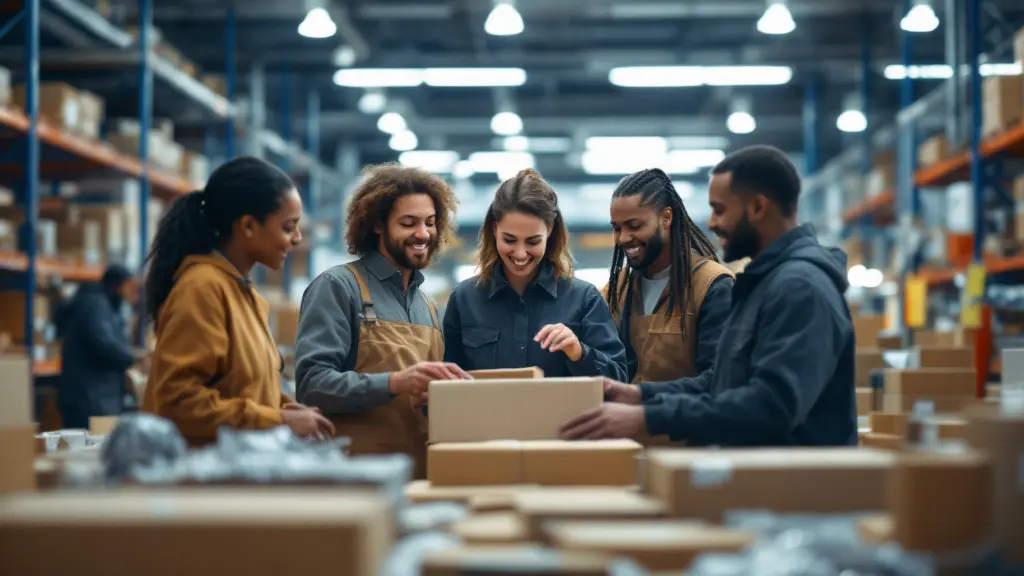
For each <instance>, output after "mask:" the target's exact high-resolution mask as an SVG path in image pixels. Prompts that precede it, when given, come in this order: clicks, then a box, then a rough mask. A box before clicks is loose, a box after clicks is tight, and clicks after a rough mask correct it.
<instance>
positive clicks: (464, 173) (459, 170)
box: [452, 160, 476, 180]
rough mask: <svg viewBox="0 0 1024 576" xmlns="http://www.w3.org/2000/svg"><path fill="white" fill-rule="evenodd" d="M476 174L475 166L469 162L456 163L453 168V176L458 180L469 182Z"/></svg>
mask: <svg viewBox="0 0 1024 576" xmlns="http://www.w3.org/2000/svg"><path fill="white" fill-rule="evenodd" d="M475 173H476V171H475V170H473V164H472V163H471V162H469V161H468V160H462V161H461V162H456V163H455V166H453V167H452V176H453V177H455V179H457V180H467V179H469V178H471V177H472V176H473V174H475Z"/></svg>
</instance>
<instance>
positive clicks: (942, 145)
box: [917, 134, 949, 168]
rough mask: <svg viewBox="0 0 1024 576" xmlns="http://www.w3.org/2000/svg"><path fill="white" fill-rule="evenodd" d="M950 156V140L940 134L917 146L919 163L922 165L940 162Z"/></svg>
mask: <svg viewBox="0 0 1024 576" xmlns="http://www.w3.org/2000/svg"><path fill="white" fill-rule="evenodd" d="M947 156H949V141H948V140H946V136H945V135H943V134H939V135H937V136H932V137H931V138H929V139H927V140H925V141H924V142H922V143H921V145H920V146H918V147H917V163H918V164H919V165H920V166H921V167H922V168H925V167H928V166H931V165H933V164H938V163H939V162H941V161H942V160H944V159H945V158H946V157H947Z"/></svg>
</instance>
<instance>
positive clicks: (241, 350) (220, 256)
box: [142, 157, 334, 445]
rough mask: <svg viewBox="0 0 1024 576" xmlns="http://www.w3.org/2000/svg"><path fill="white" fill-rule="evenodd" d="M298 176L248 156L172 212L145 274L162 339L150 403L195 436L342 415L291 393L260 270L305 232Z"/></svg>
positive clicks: (309, 428) (323, 427)
mask: <svg viewBox="0 0 1024 576" xmlns="http://www.w3.org/2000/svg"><path fill="white" fill-rule="evenodd" d="M301 216H302V200H301V199H300V198H299V193H298V191H297V190H296V189H295V184H294V183H293V182H292V181H291V179H290V178H289V177H288V176H287V175H286V174H285V173H284V172H281V171H280V170H278V169H277V168H275V167H274V166H272V165H270V164H268V163H267V162H264V161H263V160H259V159H257V158H248V157H243V158H236V159H234V160H231V161H230V162H227V163H226V164H223V165H222V166H220V167H219V168H217V169H216V170H214V172H213V174H211V175H210V179H209V181H208V182H207V184H206V187H205V188H204V189H203V190H200V191H197V192H192V193H191V194H187V195H185V196H183V197H181V198H178V199H177V200H176V201H175V202H174V204H173V205H172V206H171V207H170V209H169V210H168V211H167V213H166V214H165V215H164V217H163V218H162V219H161V220H160V224H159V227H158V229H157V233H156V238H155V240H154V243H153V249H152V252H150V254H149V258H148V261H149V262H150V265H149V274H148V276H147V278H146V284H145V290H146V293H145V296H146V299H145V304H146V314H147V317H148V319H151V320H152V321H153V322H154V327H155V331H156V348H155V349H154V351H153V359H152V369H151V370H150V373H149V382H148V384H147V385H146V391H145V393H144V395H143V401H142V409H143V410H144V411H146V412H150V413H152V414H156V415H157V416H162V417H164V418H168V419H170V420H171V421H173V422H174V423H175V424H176V425H177V426H178V429H179V430H181V433H182V435H183V436H185V438H186V439H188V441H189V442H190V443H191V444H193V445H200V444H204V443H208V442H210V441H212V440H214V439H215V438H216V436H217V430H218V429H219V428H220V427H222V426H229V427H232V428H241V429H251V430H261V429H268V428H273V427H276V426H281V425H285V426H288V427H289V428H290V429H291V430H292V431H293V432H294V433H295V434H296V435H298V436H300V437H306V438H320V437H324V436H329V435H330V434H332V433H333V431H334V430H333V426H331V423H330V422H329V421H328V420H327V419H326V418H324V417H323V416H321V415H320V414H319V413H317V412H316V411H315V410H312V409H309V408H306V407H305V406H302V405H300V404H296V403H294V401H293V400H291V399H290V398H288V397H286V396H284V395H283V394H282V393H281V369H282V367H283V366H282V365H283V360H282V358H281V354H280V352H279V351H278V349H277V345H276V344H275V343H274V340H273V337H272V336H271V335H270V329H269V326H268V319H269V314H270V306H269V304H268V303H267V301H266V300H264V299H263V298H262V297H261V296H260V295H259V294H257V293H256V290H255V289H254V288H253V285H252V281H251V280H250V279H249V273H250V272H251V271H252V268H253V266H255V265H256V264H262V265H264V266H266V267H268V268H271V269H273V270H280V269H281V267H282V266H284V262H285V259H286V258H287V257H288V254H289V253H290V252H291V251H292V250H293V249H294V248H295V247H296V246H298V245H299V243H300V242H301V241H302V233H301V232H300V230H299V219H300V217H301Z"/></svg>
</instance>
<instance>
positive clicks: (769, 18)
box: [757, 1, 796, 35]
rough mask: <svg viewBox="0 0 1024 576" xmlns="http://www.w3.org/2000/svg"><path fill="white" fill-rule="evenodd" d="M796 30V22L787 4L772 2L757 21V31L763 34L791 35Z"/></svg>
mask: <svg viewBox="0 0 1024 576" xmlns="http://www.w3.org/2000/svg"><path fill="white" fill-rule="evenodd" d="M793 30H796V22H795V21H793V15H792V14H790V12H789V8H787V7H786V4H785V2H781V1H775V2H772V4H771V5H770V6H768V9H767V10H765V11H764V14H762V15H761V18H759V19H758V21H757V31H758V32H760V33H761V34H772V35H779V34H789V33H790V32H792V31H793Z"/></svg>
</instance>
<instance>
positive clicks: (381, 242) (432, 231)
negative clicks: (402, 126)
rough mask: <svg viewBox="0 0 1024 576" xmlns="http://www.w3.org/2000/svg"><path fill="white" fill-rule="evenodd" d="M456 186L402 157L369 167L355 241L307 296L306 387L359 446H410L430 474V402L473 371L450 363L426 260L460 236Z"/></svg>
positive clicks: (421, 473) (302, 357)
mask: <svg viewBox="0 0 1024 576" xmlns="http://www.w3.org/2000/svg"><path fill="white" fill-rule="evenodd" d="M457 204H458V202H457V200H456V198H455V192H454V191H453V190H452V189H451V187H450V186H449V185H448V183H447V182H445V181H444V180H443V179H441V178H440V177H438V176H436V175H433V174H430V173H428V172H426V171H424V170H420V169H418V168H408V167H404V166H400V165H398V164H385V165H381V166H374V167H369V168H367V169H366V170H365V173H364V179H363V181H362V182H361V183H360V184H359V186H358V187H356V189H355V191H354V192H353V193H352V197H351V200H350V203H349V206H348V214H347V219H346V222H345V224H346V225H345V229H346V235H345V239H346V242H347V243H348V250H349V252H350V253H351V254H353V255H356V256H359V260H357V261H355V262H352V263H350V264H346V265H342V266H335V267H333V268H331V269H329V270H327V271H325V272H323V273H322V274H320V275H319V276H317V277H316V278H315V279H314V280H313V282H312V283H311V284H310V285H309V287H308V288H307V289H306V292H305V294H303V296H302V308H301V311H300V315H299V330H298V337H297V339H296V346H295V348H296V349H295V358H296V366H295V376H296V391H297V395H298V398H299V400H300V401H301V402H304V403H306V404H309V405H311V406H316V407H318V408H319V409H321V410H322V411H323V413H324V414H327V415H328V416H329V417H330V418H331V421H332V422H333V423H334V425H335V426H336V427H337V432H338V435H339V436H347V437H349V438H351V440H352V444H351V446H350V453H352V454H391V453H398V454H406V455H408V456H409V457H410V458H412V460H413V464H414V471H413V473H414V476H415V477H417V478H423V477H425V475H426V442H427V436H426V432H427V431H426V422H425V418H424V416H423V411H422V404H423V402H424V400H425V399H426V394H427V385H428V384H429V383H430V382H431V381H432V380H453V379H463V378H466V377H467V376H466V374H465V373H464V372H463V371H462V370H460V369H459V367H458V366H455V365H453V364H445V363H444V362H443V360H444V341H443V339H442V335H441V326H440V322H439V321H438V317H437V309H436V307H435V306H434V303H433V302H431V301H430V299H429V298H428V297H427V295H426V294H424V293H423V291H422V290H420V287H421V285H422V284H423V280H424V277H423V273H422V272H421V270H422V269H424V268H426V267H427V266H429V265H430V263H431V261H432V260H433V258H434V257H435V256H436V255H437V253H438V252H439V251H440V250H441V249H443V248H444V247H445V246H447V245H448V244H450V243H451V242H452V241H453V240H454V238H455V233H454V222H453V221H452V219H453V218H454V217H455V210H456V207H457Z"/></svg>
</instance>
